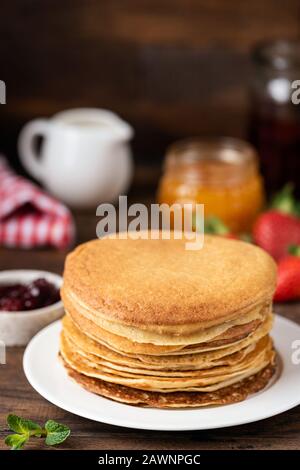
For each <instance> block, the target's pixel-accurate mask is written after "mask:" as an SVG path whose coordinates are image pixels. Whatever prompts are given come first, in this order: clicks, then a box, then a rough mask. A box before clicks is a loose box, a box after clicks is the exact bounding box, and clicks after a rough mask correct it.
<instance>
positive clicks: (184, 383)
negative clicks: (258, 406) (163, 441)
mask: <svg viewBox="0 0 300 470" xmlns="http://www.w3.org/2000/svg"><path fill="white" fill-rule="evenodd" d="M275 281H276V269H275V264H274V262H273V260H272V259H271V258H270V257H269V256H268V255H267V254H266V253H265V252H263V251H262V250H261V249H259V248H257V247H255V246H253V245H251V244H248V243H244V242H240V241H235V240H228V239H224V238H221V237H214V236H209V235H206V236H205V240H204V246H203V248H202V249H200V250H198V251H188V250H186V249H185V240H175V239H171V240H164V239H162V237H161V236H160V237H159V239H155V240H151V239H143V238H142V239H138V240H132V239H113V238H110V237H108V238H105V239H102V240H94V241H91V242H88V243H85V244H83V245H81V246H79V247H78V248H76V249H75V250H74V251H73V252H72V253H71V254H70V255H69V256H68V257H67V260H66V265H65V272H64V283H63V287H62V299H63V302H64V306H65V311H66V316H65V318H64V320H63V330H62V334H61V348H60V356H61V358H62V361H63V363H64V365H65V367H66V369H67V370H68V373H69V375H70V376H71V377H72V378H73V379H75V381H76V382H78V383H79V384H81V385H82V386H83V387H84V388H86V389H87V390H89V391H91V392H94V393H97V394H99V395H102V396H104V397H107V398H111V399H113V400H117V401H119V402H123V403H128V404H134V405H142V406H152V407H159V408H182V407H198V406H207V405H220V404H226V403H233V402H237V401H240V400H243V399H245V398H246V397H247V395H249V394H250V393H254V392H257V391H259V390H261V389H262V388H264V387H265V386H266V384H267V383H268V381H269V380H270V378H271V377H272V375H273V373H274V369H275V352H274V349H273V345H272V340H271V338H270V336H269V331H270V329H271V327H272V296H273V292H274V289H275Z"/></svg>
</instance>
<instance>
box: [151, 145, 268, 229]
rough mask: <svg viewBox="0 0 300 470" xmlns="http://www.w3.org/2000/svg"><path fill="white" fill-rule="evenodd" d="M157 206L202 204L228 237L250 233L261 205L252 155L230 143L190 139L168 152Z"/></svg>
mask: <svg viewBox="0 0 300 470" xmlns="http://www.w3.org/2000/svg"><path fill="white" fill-rule="evenodd" d="M158 201H159V203H167V204H169V205H172V204H173V203H179V204H184V203H198V204H204V214H205V217H207V216H211V215H213V216H217V217H219V218H220V219H221V220H222V221H223V222H224V223H225V224H226V225H227V226H228V227H229V228H230V230H231V231H233V232H235V233H240V232H246V231H248V230H250V229H251V226H252V224H253V222H254V219H255V218H256V216H257V214H258V213H259V211H260V210H261V209H262V206H263V203H264V191H263V182H262V178H261V176H260V174H259V172H258V165H257V155H256V152H255V150H254V149H253V148H252V146H251V145H249V144H248V143H246V142H243V141H241V140H238V139H233V138H219V139H212V140H202V139H188V140H183V141H179V142H176V143H175V144H173V145H172V146H171V147H170V148H169V149H168V152H167V155H166V159H165V164H164V173H163V176H162V179H161V181H160V184H159V189H158Z"/></svg>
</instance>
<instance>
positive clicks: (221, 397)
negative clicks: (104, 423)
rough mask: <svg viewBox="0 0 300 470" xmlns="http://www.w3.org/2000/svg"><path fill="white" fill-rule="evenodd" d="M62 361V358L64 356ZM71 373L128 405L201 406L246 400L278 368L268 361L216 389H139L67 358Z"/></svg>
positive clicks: (94, 389)
mask: <svg viewBox="0 0 300 470" xmlns="http://www.w3.org/2000/svg"><path fill="white" fill-rule="evenodd" d="M62 361H63V360H62ZM63 364H64V366H65V368H66V369H67V371H68V374H69V375H70V377H71V378H72V379H74V380H75V382H77V383H78V384H80V385H81V386H82V387H84V388H85V389H86V390H88V391H89V392H92V393H95V394H97V395H101V396H103V397H105V398H110V399H111V400H115V401H118V402H121V403H127V404H129V405H139V406H145V407H152V408H198V407H203V406H212V405H228V404H230V403H237V402H239V401H242V400H245V399H246V398H247V396H248V395H250V394H253V393H257V392H259V391H260V390H262V389H263V388H265V387H266V385H267V384H268V382H269V381H270V379H271V378H272V376H273V375H274V372H275V367H274V365H271V364H270V365H268V366H267V367H266V368H265V369H263V370H261V371H260V372H258V373H257V374H255V375H252V376H251V377H249V378H247V379H245V380H243V381H241V382H238V383H236V384H234V385H230V386H227V387H224V388H221V389H219V390H217V391H215V392H205V393H201V392H173V393H159V392H149V391H147V392H146V391H143V390H137V389H134V388H130V387H126V386H124V385H117V384H114V383H111V382H106V381H104V380H100V379H95V378H92V377H87V376H86V375H82V374H79V373H78V372H76V371H75V370H74V369H72V368H70V367H69V366H68V365H67V364H66V363H65V362H64V361H63Z"/></svg>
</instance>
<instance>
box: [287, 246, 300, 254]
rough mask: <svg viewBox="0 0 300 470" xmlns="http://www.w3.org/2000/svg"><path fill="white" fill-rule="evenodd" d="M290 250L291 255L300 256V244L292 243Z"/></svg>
mask: <svg viewBox="0 0 300 470" xmlns="http://www.w3.org/2000/svg"><path fill="white" fill-rule="evenodd" d="M288 252H289V254H290V255H294V256H300V245H290V246H289V247H288Z"/></svg>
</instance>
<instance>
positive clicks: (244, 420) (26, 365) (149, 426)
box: [23, 314, 300, 432]
mask: <svg viewBox="0 0 300 470" xmlns="http://www.w3.org/2000/svg"><path fill="white" fill-rule="evenodd" d="M274 316H275V321H277V322H279V323H281V324H283V325H285V326H286V327H292V328H294V329H295V331H296V330H298V332H299V335H300V325H299V324H298V323H296V322H294V321H293V320H290V319H289V318H286V317H283V316H282V315H279V314H275V315H274ZM60 327H61V320H57V321H55V322H53V323H51V324H50V325H48V326H46V327H45V328H43V329H42V330H40V331H39V332H38V333H37V334H36V335H35V336H34V337H33V338H32V339H31V341H30V342H29V343H28V345H27V347H26V349H25V351H24V355H23V370H24V374H25V377H26V379H27V381H28V382H29V384H30V385H31V387H32V388H33V389H34V390H35V391H36V392H37V393H38V394H39V395H41V396H42V397H43V398H44V399H45V400H47V401H49V402H50V403H52V404H53V405H55V406H57V407H58V408H61V409H63V410H65V411H67V412H69V413H72V414H74V415H77V416H80V417H82V418H85V419H90V420H92V421H95V422H99V423H104V424H109V425H112V426H119V427H123V428H131V429H141V430H148V431H149V430H151V431H175V432H176V431H200V430H209V429H222V428H227V427H233V426H240V425H243V424H249V423H254V422H257V421H261V420H264V419H267V418H271V417H274V416H277V415H279V414H282V413H284V412H285V411H288V410H290V409H292V408H295V407H296V406H297V405H299V404H300V394H298V395H297V394H295V400H294V401H293V402H287V403H286V402H285V403H284V405H283V406H281V407H280V406H277V407H276V408H275V409H274V410H273V411H271V412H270V411H266V412H265V413H262V414H260V415H259V416H257V417H254V418H253V417H252V416H251V415H250V414H249V416H247V417H245V416H243V415H242V414H241V417H240V419H239V420H237V419H235V420H233V421H232V422H228V423H225V424H221V425H220V424H214V423H206V424H205V425H204V426H201V425H193V424H186V425H185V424H184V420H183V423H182V424H181V425H180V426H176V425H174V424H173V423H171V424H169V425H168V424H167V423H166V422H165V421H163V423H162V424H159V425H155V426H154V425H153V423H151V422H150V423H148V422H143V423H142V424H140V423H138V422H137V418H136V419H135V420H132V418H131V417H130V418H125V420H124V419H123V420H122V418H121V419H120V420H118V419H115V418H112V419H109V417H106V416H105V417H104V419H103V420H100V419H99V417H93V416H91V415H90V412H89V411H86V412H83V411H81V409H79V411H78V410H75V411H74V408H73V407H72V406H68V404H67V403H66V402H65V401H63V404H62V402H61V401H60V400H59V399H57V400H56V398H53V393H49V394H47V393H45V391H44V390H43V389H42V387H40V385H39V384H37V383H36V380H35V379H34V374H32V371H31V367H30V354H31V349H33V347H34V345H35V343H36V342H38V341H39V340H40V336H44V335H45V334H47V332H48V330H52V329H53V330H55V329H57V330H58V331H57V333H55V334H58V332H59V328H60ZM271 335H272V332H271ZM279 356H280V360H282V354H281V353H280V350H279ZM57 363H58V365H59V367H61V368H62V369H63V365H62V364H59V361H57ZM299 367H300V365H299ZM64 372H65V373H66V371H64ZM66 379H67V380H69V381H71V382H72V383H73V384H74V381H73V380H72V379H71V378H70V377H68V375H67V373H66ZM281 380H284V373H282V371H280V373H279V375H278V377H277V379H276V380H275V381H274V383H273V384H272V385H271V386H270V387H266V389H265V390H262V391H261V392H258V394H254V395H252V397H251V396H250V397H249V399H251V398H252V399H254V398H256V399H257V398H258V396H259V395H263V394H264V393H265V392H267V391H268V390H270V389H272V386H273V385H275V384H276V383H279V382H280V381H281ZM75 385H76V386H78V387H79V389H80V391H84V392H85V393H87V394H91V395H93V396H96V397H97V395H96V394H93V393H92V392H88V391H87V390H85V389H83V388H82V387H81V386H80V385H79V384H76V383H75ZM296 396H298V398H296ZM97 398H99V399H101V400H105V401H108V402H110V404H111V403H113V405H117V406H122V407H126V408H134V410H139V409H143V410H148V411H151V410H152V409H151V408H145V407H136V406H133V405H127V404H125V403H120V402H114V401H113V400H110V399H107V398H105V397H101V396H98V397H97ZM246 402H247V400H245V401H242V402H238V403H232V404H228V405H224V408H225V407H226V408H227V407H236V406H238V405H241V404H242V403H244V404H245V403H246ZM113 405H112V406H113ZM217 408H223V407H213V408H212V409H217ZM208 409H209V408H205V410H208ZM202 410H204V409H201V408H190V409H180V410H165V409H153V411H155V412H157V411H159V412H163V413H164V414H167V413H178V412H179V413H193V412H201V411H202Z"/></svg>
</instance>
